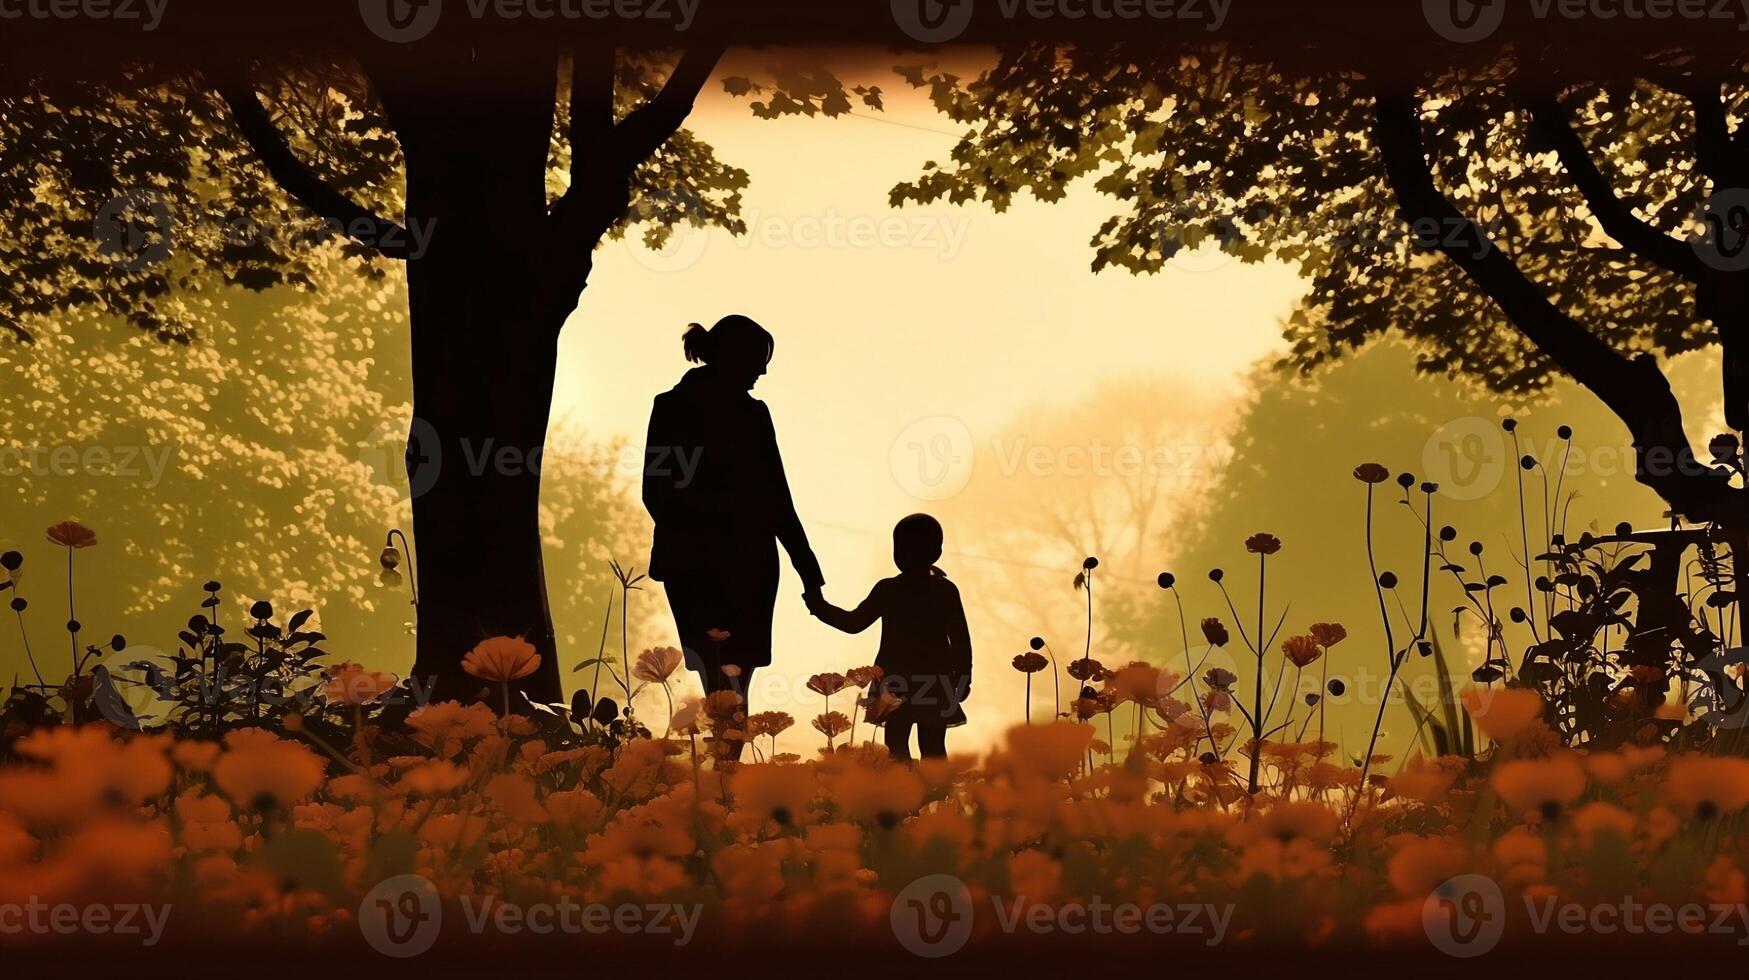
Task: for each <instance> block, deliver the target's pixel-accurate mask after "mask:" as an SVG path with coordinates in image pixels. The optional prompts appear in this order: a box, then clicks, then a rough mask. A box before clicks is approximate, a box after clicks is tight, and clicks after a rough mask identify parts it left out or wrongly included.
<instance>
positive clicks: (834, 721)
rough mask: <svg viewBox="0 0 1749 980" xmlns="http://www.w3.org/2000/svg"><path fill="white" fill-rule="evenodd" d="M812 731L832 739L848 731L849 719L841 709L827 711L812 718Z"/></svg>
mask: <svg viewBox="0 0 1749 980" xmlns="http://www.w3.org/2000/svg"><path fill="white" fill-rule="evenodd" d="M814 731H817V732H819V733H820V734H822V735H824V736H826V737H827V738H828V739H834V738H837V737H838V736H840V735H842V734H844V733H845V732H847V731H850V719H849V718H847V717H845V715H844V712H842V711H828V712H826V713H825V714H822V715H817V716H815V718H814Z"/></svg>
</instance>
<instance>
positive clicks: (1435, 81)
mask: <svg viewBox="0 0 1749 980" xmlns="http://www.w3.org/2000/svg"><path fill="white" fill-rule="evenodd" d="M1539 64H1540V62H1539V61H1538V59H1537V57H1536V56H1535V55H1534V54H1523V55H1521V56H1520V57H1518V58H1517V59H1516V60H1512V61H1506V60H1502V61H1495V62H1490V63H1487V64H1485V65H1484V66H1482V67H1479V68H1474V69H1470V70H1466V71H1463V72H1461V73H1459V72H1448V73H1441V74H1434V75H1430V76H1427V77H1415V76H1409V75H1405V74H1403V73H1402V72H1401V71H1399V70H1394V69H1381V70H1379V71H1377V72H1374V73H1372V74H1367V73H1365V72H1361V71H1357V70H1354V69H1347V70H1341V71H1330V72H1327V73H1322V74H1319V73H1312V72H1306V71H1301V72H1288V73H1284V72H1283V71H1281V70H1280V69H1278V68H1277V67H1275V66H1272V65H1271V64H1269V63H1268V62H1266V61H1260V60H1258V59H1240V58H1238V57H1236V56H1233V55H1231V54H1230V53H1228V52H1225V51H1223V50H1220V49H1209V50H1206V51H1203V52H1200V53H1194V54H1185V53H1181V52H1171V53H1162V52H1159V51H1157V50H1148V49H1145V48H1143V47H1142V46H1139V45H1138V46H1110V47H1100V48H1097V49H1095V48H1091V47H1060V46H1056V45H1048V44H1023V45H1015V46H1011V47H1008V48H1005V49H1004V50H1003V51H1002V53H1001V55H1000V57H999V59H998V60H997V62H996V64H995V65H994V67H992V68H990V69H989V70H987V71H985V72H983V73H981V74H980V75H979V76H978V77H977V78H975V79H972V80H970V81H966V80H962V79H960V78H956V77H954V76H952V75H949V74H945V73H930V72H928V71H926V70H923V69H908V70H907V71H906V77H907V79H908V80H909V81H910V83H911V84H913V85H920V86H927V87H928V88H929V89H930V90H931V92H932V96H933V98H934V100H935V101H936V104H937V105H938V107H939V108H940V109H941V110H942V111H943V112H944V113H945V114H947V115H948V116H950V117H951V118H953V119H954V120H956V121H958V122H960V123H962V124H964V125H965V126H966V134H965V136H964V138H963V139H962V140H961V142H960V143H959V144H958V145H957V146H956V148H955V150H954V152H953V154H952V157H951V159H949V160H947V161H943V162H940V163H934V162H932V163H930V164H928V165H927V166H926V167H925V170H924V172H923V174H922V175H921V176H920V177H919V178H918V179H917V180H915V181H912V182H909V183H906V184H903V185H901V186H899V187H897V188H895V189H894V191H893V199H894V200H895V202H901V201H907V200H911V201H931V200H938V199H948V200H955V201H970V200H982V201H985V202H987V203H989V204H990V205H992V206H993V207H996V208H998V209H1000V208H1003V207H1006V206H1007V204H1008V202H1009V201H1011V200H1012V199H1013V196H1014V195H1015V194H1019V193H1031V194H1033V195H1034V196H1036V197H1038V198H1040V199H1042V200H1046V201H1052V200H1057V199H1060V198H1061V196H1062V195H1063V193H1064V192H1065V189H1066V188H1067V187H1068V186H1069V185H1070V184H1071V183H1072V182H1074V181H1076V180H1080V179H1087V180H1090V181H1093V182H1094V184H1095V186H1096V187H1097V188H1098V189H1099V190H1100V191H1101V192H1102V193H1104V194H1107V195H1110V196H1111V197H1112V198H1114V199H1115V200H1117V201H1119V202H1121V203H1122V210H1121V211H1120V213H1118V214H1116V215H1114V216H1113V217H1112V218H1111V219H1110V220H1108V221H1107V222H1106V223H1105V224H1104V225H1103V226H1102V227H1101V228H1100V230H1099V232H1098V233H1097V234H1096V235H1095V236H1094V239H1093V242H1092V244H1093V247H1094V250H1095V258H1094V266H1095V268H1104V267H1117V268H1120V269H1126V270H1129V271H1131V272H1135V273H1149V272H1155V271H1158V270H1159V269H1160V268H1161V266H1162V264H1163V263H1165V262H1166V261H1168V260H1170V259H1171V258H1172V257H1173V255H1174V254H1176V253H1177V252H1178V251H1180V250H1183V249H1186V248H1196V247H1199V246H1201V245H1203V244H1204V243H1212V244H1214V245H1218V247H1219V248H1221V249H1223V250H1225V251H1227V252H1229V253H1231V254H1233V255H1236V256H1238V257H1240V258H1242V259H1245V260H1247V261H1258V260H1261V259H1262V258H1264V257H1266V256H1274V257H1277V258H1280V259H1284V260H1287V261H1290V262H1294V263H1297V264H1298V265H1299V267H1300V270H1301V272H1302V274H1303V275H1304V276H1305V277H1306V278H1307V279H1308V281H1309V284H1310V290H1309V294H1308V297H1307V299H1306V302H1305V303H1304V305H1303V306H1302V307H1301V308H1300V309H1299V310H1298V312H1297V313H1296V315H1295V316H1294V318H1293V319H1292V321H1291V322H1290V323H1289V324H1288V327H1287V337H1288V339H1289V340H1290V341H1291V343H1292V352H1291V354H1290V361H1291V363H1293V364H1295V365H1297V366H1299V367H1300V368H1302V369H1306V370H1309V369H1311V368H1312V367H1315V366H1317V365H1319V364H1322V363H1324V362H1327V361H1329V360H1331V359H1333V358H1336V357H1339V356H1341V355H1342V354H1343V353H1344V352H1346V351H1350V350H1353V349H1354V348H1356V347H1358V346H1360V345H1362V344H1364V343H1366V342H1367V341H1369V340H1371V339H1373V338H1375V337H1378V336H1381V335H1383V334H1385V333H1387V332H1391V331H1400V332H1401V333H1402V334H1404V335H1405V336H1407V337H1408V338H1410V339H1411V340H1412V341H1414V342H1415V345H1416V350H1417V354H1418V357H1417V366H1418V367H1419V368H1420V369H1421V370H1423V371H1436V372H1443V373H1446V374H1463V375H1467V376H1472V377H1476V378H1480V379H1482V380H1483V381H1485V382H1486V383H1487V384H1488V385H1490V386H1491V387H1493V388H1494V389H1496V390H1498V391H1501V392H1505V393H1509V394H1514V395H1520V394H1527V393H1531V392H1536V391H1540V390H1542V389H1543V388H1545V387H1546V386H1547V385H1548V384H1549V382H1550V379H1551V378H1552V377H1553V376H1554V375H1555V374H1556V373H1557V372H1562V373H1566V374H1568V375H1570V376H1572V377H1573V378H1574V379H1575V380H1577V381H1578V382H1579V383H1580V384H1582V385H1583V386H1585V387H1586V388H1587V389H1589V390H1590V391H1591V392H1593V393H1594V394H1595V395H1596V396H1597V397H1598V398H1600V399H1601V400H1602V401H1603V402H1604V403H1605V404H1606V405H1607V406H1608V407H1609V408H1610V410H1611V411H1612V412H1613V413H1614V414H1615V415H1616V416H1617V417H1619V418H1620V419H1621V420H1622V422H1623V423H1624V424H1625V425H1626V426H1627V428H1628V430H1629V432H1630V433H1631V434H1632V439H1633V444H1634V447H1635V451H1636V456H1637V472H1638V479H1639V480H1640V481H1641V482H1643V483H1645V484H1646V485H1648V486H1650V487H1652V488H1653V489H1654V490H1656V491H1657V492H1658V493H1659V495H1660V496H1662V497H1663V498H1664V499H1665V500H1666V501H1667V502H1669V503H1670V504H1671V506H1672V507H1673V508H1674V509H1675V510H1676V511H1678V512H1680V513H1682V514H1683V515H1685V516H1687V517H1689V518H1691V519H1693V520H1697V521H1714V522H1718V523H1720V524H1722V525H1725V526H1728V527H1731V528H1735V529H1738V530H1739V531H1740V530H1741V529H1742V528H1743V527H1744V526H1745V525H1746V524H1749V513H1746V512H1745V510H1744V507H1743V499H1742V492H1743V491H1742V488H1741V482H1742V481H1741V478H1740V475H1739V474H1738V473H1737V472H1736V471H1737V470H1738V469H1739V468H1740V459H1739V458H1738V455H1737V453H1736V452H1735V451H1733V450H1731V448H1730V447H1731V445H1732V443H1730V442H1728V441H1726V442H1720V443H1717V445H1718V446H1720V447H1721V449H1722V450H1724V452H1723V453H1722V458H1721V460H1720V462H1721V463H1723V464H1725V465H1719V466H1715V465H1713V460H1712V459H1711V458H1710V455H1709V454H1708V453H1706V452H1703V453H1701V454H1700V455H1699V456H1698V458H1697V454H1696V451H1695V450H1694V449H1693V448H1692V446H1691V442H1690V439H1689V437H1688V433H1687V432H1686V430H1685V428H1684V424H1683V416H1682V406H1681V404H1680V403H1679V402H1678V400H1677V399H1676V398H1675V397H1674V396H1673V395H1672V393H1671V389H1670V384H1669V381H1668V379H1666V378H1665V377H1664V376H1663V374H1662V372H1661V370H1660V368H1659V366H1658V363H1657V361H1656V359H1655V358H1654V357H1653V356H1652V355H1666V356H1668V355H1675V354H1679V353H1683V352H1686V351H1691V350H1695V349H1698V348H1701V347H1705V346H1710V345H1715V344H1716V345H1718V346H1719V347H1720V348H1721V349H1722V354H1723V356H1722V359H1721V361H1722V365H1723V370H1722V375H1723V377H1722V384H1721V389H1722V391H1723V395H1724V401H1725V421H1726V423H1727V424H1728V425H1729V426H1730V427H1731V428H1733V429H1736V430H1739V431H1741V430H1742V429H1743V428H1744V426H1746V425H1749V361H1746V360H1745V356H1746V355H1745V352H1744V350H1743V348H1744V347H1745V346H1746V345H1749V341H1745V340H1744V339H1743V333H1744V327H1743V318H1744V316H1745V313H1746V311H1749V305H1746V304H1745V299H1746V297H1745V289H1746V287H1745V282H1746V281H1749V280H1746V278H1745V276H1746V272H1745V267H1749V256H1741V257H1740V258H1739V257H1738V256H1737V252H1738V250H1740V249H1741V248H1742V245H1743V241H1744V236H1745V233H1746V232H1749V208H1746V207H1744V204H1745V201H1743V200H1739V195H1741V194H1742V192H1741V191H1739V190H1736V189H1738V188H1742V187H1744V186H1745V185H1746V184H1749V178H1746V176H1745V170H1744V161H1745V160H1749V150H1746V149H1745V144H1744V143H1743V142H1741V141H1740V139H1739V138H1738V137H1736V136H1733V134H1732V130H1731V124H1730V122H1729V120H1730V119H1732V118H1738V117H1739V111H1740V109H1741V103H1742V99H1743V95H1744V93H1743V89H1742V86H1741V84H1740V82H1741V76H1740V72H1739V71H1737V70H1736V69H1735V68H1733V69H1732V70H1730V71H1727V72H1723V73H1715V74H1708V73H1705V72H1703V71H1702V70H1701V69H1700V68H1698V67H1694V65H1693V64H1692V63H1689V62H1686V61H1685V60H1683V59H1672V60H1671V61H1670V62H1669V63H1662V64H1660V63H1648V64H1645V65H1643V66H1640V67H1639V68H1638V69H1637V70H1638V72H1639V74H1640V75H1641V76H1642V77H1641V78H1640V79H1638V80H1627V81H1619V82H1611V83H1607V84H1587V83H1585V82H1584V81H1583V80H1581V79H1579V78H1576V77H1568V76H1564V75H1561V74H1558V73H1555V72H1553V71H1552V70H1550V71H1546V72H1545V71H1540V70H1539V69H1538V67H1537V66H1538V65H1539ZM1617 67H1618V68H1619V66H1617ZM1703 219H1704V220H1705V221H1706V225H1705V226H1706V227H1707V228H1709V229H1711V231H1709V232H1708V233H1706V234H1700V233H1699V231H1698V226H1699V225H1700V224H1701V222H1702V220H1703ZM1721 231H1722V235H1721V234H1720V232H1721ZM1690 237H1692V240H1688V239H1689V238H1690Z"/></svg>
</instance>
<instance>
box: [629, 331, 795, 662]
mask: <svg viewBox="0 0 1749 980" xmlns="http://www.w3.org/2000/svg"><path fill="white" fill-rule="evenodd" d="M682 340H683V342H684V345H685V349H686V359H687V360H688V361H690V362H694V363H698V364H700V365H701V366H700V367H696V368H693V369H691V370H689V371H687V372H686V374H685V375H684V376H683V377H682V378H681V379H680V383H679V384H677V385H675V386H674V387H673V388H672V389H670V390H669V391H666V392H663V393H662V394H660V395H657V396H656V403H655V406H654V407H653V408H652V409H651V410H650V431H649V438H648V439H647V441H646V443H645V450H644V507H645V508H646V509H648V510H649V512H650V516H651V517H652V518H654V519H655V522H656V534H655V541H654V544H653V546H652V548H651V550H650V577H651V578H652V579H655V580H656V581H658V582H661V583H662V584H663V586H664V587H665V588H666V589H667V592H668V604H669V606H670V607H672V608H673V610H674V625H675V627H676V628H677V630H678V632H679V634H680V645H681V649H682V651H683V652H684V653H685V655H686V665H687V666H688V667H690V668H691V669H692V670H694V671H697V672H698V674H699V679H700V681H701V682H702V683H703V684H704V689H705V691H706V692H716V691H723V690H732V691H737V692H745V691H747V690H749V688H748V684H749V682H750V681H751V680H752V676H753V670H754V668H756V667H763V666H765V665H767V664H769V663H771V613H772V608H773V607H774V606H775V604H776V602H777V580H778V566H777V545H778V543H779V542H781V543H782V544H783V547H784V550H785V551H787V552H788V553H789V557H790V563H791V564H792V565H794V566H795V570H796V574H797V575H799V576H800V577H801V580H802V586H803V594H804V597H805V598H807V599H809V601H812V600H813V599H814V598H817V597H818V596H819V592H820V587H821V586H822V585H823V584H825V579H824V577H822V576H821V574H820V563H819V562H818V561H817V560H816V559H815V558H814V552H813V549H811V548H809V547H808V536H807V535H806V534H805V533H804V532H803V531H802V522H801V520H800V519H798V518H797V517H796V509H795V503H794V502H793V501H792V500H791V499H790V492H789V481H788V480H787V479H786V478H785V476H784V472H783V459H782V457H781V456H779V454H778V451H777V432H776V430H775V429H774V428H773V427H772V424H771V412H770V411H769V410H768V409H767V408H766V407H765V403H764V402H761V401H759V400H758V399H756V398H754V397H753V396H752V394H751V391H752V388H753V386H754V385H755V384H757V383H758V382H759V379H760V377H762V376H763V375H764V374H765V370H766V366H767V365H768V364H769V363H770V361H771V355H772V353H773V351H774V350H775V347H776V342H775V341H774V340H773V339H772V337H771V334H770V333H768V332H766V330H765V328H764V327H761V326H760V325H759V324H757V323H755V322H754V321H753V320H751V319H749V318H747V317H744V316H727V317H724V318H723V319H721V320H719V321H717V323H716V325H715V326H713V327H711V328H710V329H709V330H706V329H705V328H704V327H702V326H700V325H699V324H696V323H695V324H692V325H691V326H690V327H689V328H687V331H686V334H685V336H684V337H683V338H682ZM725 634H726V635H725ZM725 666H733V667H736V668H739V674H738V676H731V675H732V674H734V672H733V671H731V672H730V673H729V674H725V673H724V671H723V668H724V667H725ZM743 696H744V695H743Z"/></svg>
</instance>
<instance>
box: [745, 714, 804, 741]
mask: <svg viewBox="0 0 1749 980" xmlns="http://www.w3.org/2000/svg"><path fill="white" fill-rule="evenodd" d="M795 723H796V720H795V719H794V718H793V717H791V716H790V714H789V712H787V711H761V712H759V713H758V714H755V715H748V716H747V734H748V735H749V736H757V735H781V734H783V733H784V732H785V731H788V730H789V728H790V726H791V725H794V724H795Z"/></svg>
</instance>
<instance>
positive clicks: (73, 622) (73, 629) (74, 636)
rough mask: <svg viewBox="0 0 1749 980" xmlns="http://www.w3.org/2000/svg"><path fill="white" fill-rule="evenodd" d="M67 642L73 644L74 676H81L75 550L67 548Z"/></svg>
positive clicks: (69, 546) (70, 547)
mask: <svg viewBox="0 0 1749 980" xmlns="http://www.w3.org/2000/svg"><path fill="white" fill-rule="evenodd" d="M67 642H68V643H70V644H72V657H73V676H74V677H78V676H79V617H78V616H77V615H75V614H74V612H73V548H72V546H71V545H68V546H67Z"/></svg>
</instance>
